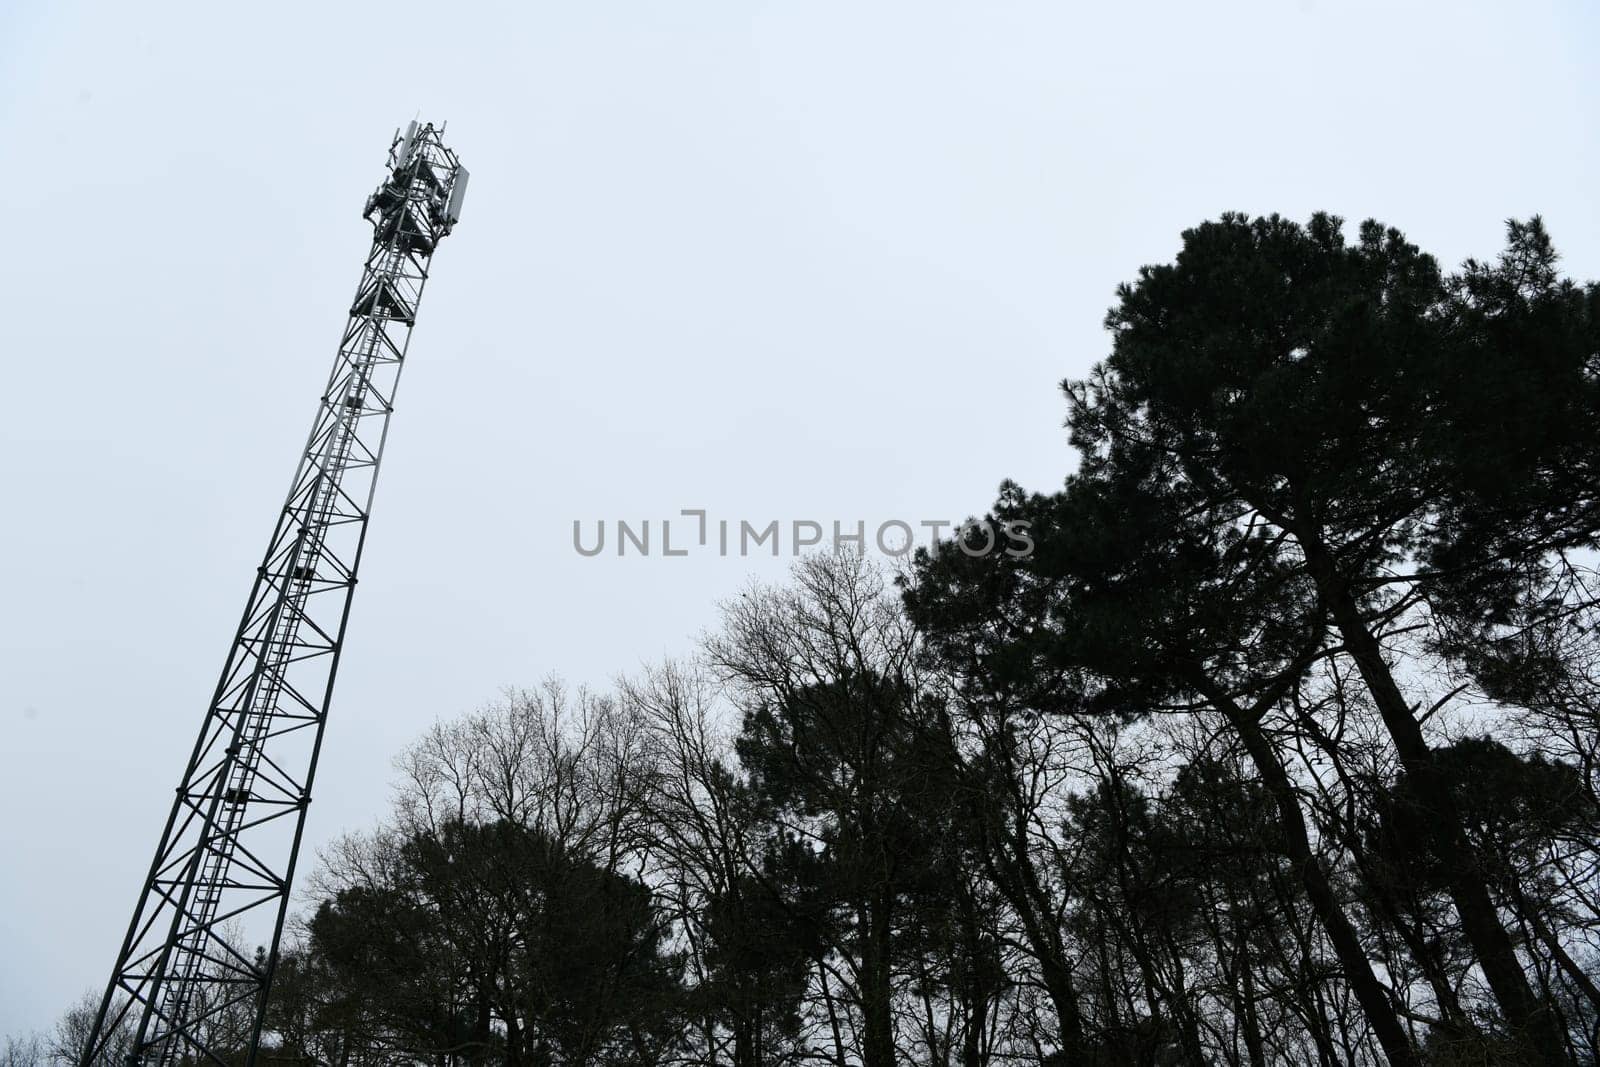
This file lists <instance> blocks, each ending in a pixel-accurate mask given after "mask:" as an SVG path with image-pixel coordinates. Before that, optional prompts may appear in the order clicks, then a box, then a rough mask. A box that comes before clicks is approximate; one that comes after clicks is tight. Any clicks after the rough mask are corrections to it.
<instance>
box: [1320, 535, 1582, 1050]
mask: <svg viewBox="0 0 1600 1067" xmlns="http://www.w3.org/2000/svg"><path fill="white" fill-rule="evenodd" d="M1301 544H1302V547H1303V548H1304V550H1305V553H1306V562H1307V564H1308V565H1309V569H1310V572H1311V576H1312V579H1313V580H1314V581H1315V582H1316V585H1317V591H1318V593H1319V594H1320V595H1321V596H1322V598H1323V601H1324V602H1325V603H1326V604H1327V605H1328V608H1329V610H1330V611H1331V613H1332V615H1333V621H1334V625H1335V626H1336V627H1337V628H1338V630H1339V635H1340V636H1341V637H1342V638H1343V639H1344V645H1345V649H1346V651H1347V652H1348V653H1349V655H1350V658H1351V659H1352V660H1353V661H1354V662H1355V665H1356V670H1357V671H1359V672H1360V674H1361V679H1362V681H1363V682H1364V683H1365V684H1366V687H1367V692H1368V693H1370V694H1371V696H1372V700H1373V703H1374V704H1376V705H1377V708H1378V714H1379V716H1380V717H1381V718H1382V719H1383V724H1384V727H1385V729H1387V731H1388V733H1389V737H1390V739H1391V740H1392V741H1393V742H1394V746H1395V753H1396V754H1397V755H1398V756H1399V757H1400V762H1401V764H1402V765H1403V766H1404V767H1405V770H1406V775H1407V777H1408V778H1409V779H1410V781H1411V782H1412V784H1413V787H1414V788H1415V789H1416V791H1417V796H1418V798H1419V799H1420V800H1421V801H1422V803H1423V805H1424V806H1425V807H1426V808H1427V810H1428V814H1429V816H1430V817H1429V818H1426V819H1424V820H1423V822H1424V824H1425V826H1426V830H1427V832H1428V834H1429V836H1430V837H1431V839H1432V841H1433V845H1434V851H1435V853H1436V854H1437V855H1438V857H1439V859H1440V860H1441V861H1442V862H1443V864H1444V869H1445V872H1446V875H1447V877H1448V880H1449V888H1450V898H1451V900H1452V901H1453V902H1454V903H1455V906H1456V912H1457V914H1458V915H1460V917H1461V926H1462V929H1463V930H1464V931H1465V932H1466V935H1467V940H1468V941H1470V942H1471V944H1472V947H1473V949H1474V950H1475V951H1476V952H1477V954H1478V964H1479V966H1480V967H1482V968H1483V974H1484V977H1485V978H1486V979H1488V982H1489V988H1490V989H1491V990H1492V991H1493V992H1494V996H1495V1000H1497V1001H1499V1003H1500V1008H1501V1010H1502V1011H1504V1012H1505V1016H1506V1021H1507V1022H1508V1023H1509V1024H1510V1025H1511V1027H1512V1029H1513V1030H1515V1031H1516V1032H1518V1033H1519V1034H1520V1036H1521V1037H1522V1039H1523V1040H1524V1041H1526V1042H1527V1044H1528V1045H1529V1046H1531V1048H1530V1051H1531V1052H1534V1053H1535V1054H1537V1055H1538V1056H1540V1057H1542V1059H1543V1060H1544V1062H1546V1063H1549V1064H1561V1063H1566V1062H1567V1055H1566V1050H1565V1042H1564V1041H1563V1039H1562V1036H1561V1034H1560V1031H1559V1029H1558V1028H1557V1026H1556V1022H1555V1018H1554V1016H1553V1015H1552V1013H1551V1011H1550V1007H1549V1005H1548V1004H1545V1003H1543V1002H1542V1001H1541V1000H1540V999H1539V998H1538V997H1537V996H1535V995H1534V992H1533V988H1532V987H1531V986H1530V985H1529V984H1528V976H1527V974H1526V972H1524V971H1523V969H1522V963H1521V961H1520V960H1518V959H1517V953H1516V950H1515V949H1514V948H1513V947H1512V944H1511V936H1510V935H1509V934H1508V933H1506V928H1505V925H1504V924H1503V923H1501V921H1500V916H1499V914H1498V913H1497V912H1496V911H1495V906H1494V901H1493V900H1492V899H1491V898H1490V896H1489V887H1488V885H1487V884H1486V883H1485V881H1484V878H1483V873H1482V871H1481V870H1479V865H1478V862H1477V856H1476V855H1475V850H1474V849H1473V847H1472V843H1471V841H1469V840H1468V839H1467V834H1466V830H1465V829H1464V827H1463V824H1462V820H1461V813H1460V811H1459V809H1458V807H1457V805H1456V800H1455V795H1454V793H1453V792H1452V791H1451V788H1450V785H1449V783H1448V782H1446V781H1445V779H1444V777H1443V776H1442V775H1441V774H1440V773H1439V769H1438V766H1437V764H1436V763H1435V761H1434V759H1433V752H1432V750H1431V749H1430V748H1429V747H1428V742H1427V739H1426V738H1424V737H1423V735H1422V727H1421V725H1419V724H1418V722H1417V720H1416V717H1415V715H1414V714H1413V713H1412V709H1411V706H1410V705H1409V704H1408V703H1407V702H1406V698H1405V694H1403V693H1401V692H1400V686H1399V684H1398V683H1397V682H1396V681H1395V680H1394V675H1393V674H1391V673H1390V671H1389V666H1388V664H1387V663H1385V662H1384V659H1383V650H1382V648H1381V647H1380V646H1379V644H1378V639H1377V638H1376V637H1374V636H1373V634H1372V631H1371V630H1369V629H1368V628H1367V625H1366V622H1365V621H1364V620H1363V619H1362V617H1361V610H1360V608H1359V606H1358V605H1357V604H1356V600H1355V596H1354V594H1353V593H1352V591H1351V590H1350V587H1349V586H1348V585H1347V584H1346V583H1345V582H1344V580H1343V579H1342V578H1341V577H1340V575H1339V573H1338V571H1337V570H1336V568H1335V566H1334V562H1333V559H1332V557H1331V556H1330V555H1329V554H1328V552H1327V550H1326V548H1325V547H1323V546H1322V545H1321V544H1320V543H1319V542H1318V541H1317V540H1315V539H1305V538H1303V539H1302V540H1301Z"/></svg>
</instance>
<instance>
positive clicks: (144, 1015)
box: [81, 122, 467, 1067]
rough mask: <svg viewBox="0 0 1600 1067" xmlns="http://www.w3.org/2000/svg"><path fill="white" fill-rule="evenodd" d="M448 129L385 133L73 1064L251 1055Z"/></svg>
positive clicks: (460, 184) (442, 195)
mask: <svg viewBox="0 0 1600 1067" xmlns="http://www.w3.org/2000/svg"><path fill="white" fill-rule="evenodd" d="M443 133H444V128H443V127H442V126H441V127H439V128H438V129H435V128H434V127H433V126H432V125H431V124H430V125H422V126H419V125H418V124H417V123H416V122H413V123H411V125H410V127H409V129H407V131H406V132H405V134H404V135H400V134H397V135H396V136H395V138H394V141H393V143H392V144H391V145H390V148H389V162H388V175H387V177H386V178H385V180H384V182H383V184H382V185H380V186H379V187H378V190H377V192H375V193H373V194H372V196H371V197H369V198H368V200H367V205H366V213H365V214H366V217H367V218H368V219H369V220H371V222H372V224H373V231H374V232H373V238H372V250H371V251H370V252H369V253H367V260H366V264H365V266H364V267H363V268H362V271H361V284H360V286H359V287H358V288H357V289H356V298H355V302H354V303H353V304H352V305H351V307H350V321H349V323H348V325H347V326H346V327H345V331H344V337H343V339H342V340H341V341H340V343H339V355H338V357H337V358H336V359H335V360H334V364H333V372H332V373H331V374H330V375H329V376H328V384H327V388H325V389H324V390H323V392H322V398H321V400H320V401H319V403H318V406H317V416H316V419H315V421H314V422H313V423H312V427H311V436H310V438H309V439H308V440H307V442H306V446H305V450H304V452H303V454H302V455H301V457H300V463H299V466H298V468H297V469H296V470H295V475H294V480H293V481H292V482H291V483H290V488H289V496H288V499H287V500H286V501H285V502H284V505H283V511H282V512H281V513H280V514H279V516H278V522H277V526H276V527H275V528H274V529H273V532H272V539H271V540H270V541H269V542H268V544H267V553H266V556H265V557H264V558H263V559H262V561H261V566H260V567H259V568H257V570H256V577H255V584H254V586H253V587H252V588H251V591H250V598H249V600H248V601H247V602H246V604H245V609H244V617H243V619H241V620H240V623H239V629H238V632H237V633H236V634H235V635H234V639H233V647H232V649H231V650H230V651H229V653H228V659H227V662H226V664H225V665H224V666H223V668H222V678H221V680H220V681H219V682H218V683H217V689H216V693H215V695H213V697H212V698H211V706H210V707H209V708H207V710H206V714H205V719H204V721H203V722H202V723H201V726H200V737H199V739H198V740H197V741H196V742H195V746H194V751H193V753H192V754H191V755H190V756H189V762H188V765H187V766H186V767H185V768H184V772H183V778H182V780H181V783H180V784H179V786H178V790H177V796H176V798H175V799H174V801H173V804H172V814H171V815H169V816H168V817H167V822H166V826H165V827H164V828H163V829H162V831H161V841H160V844H159V845H158V846H157V847H156V854H155V859H154V861H153V862H152V863H151V864H150V873H149V875H148V876H147V877H146V879H145V883H144V888H143V889H142V890H141V892H140V894H139V904H138V907H137V908H135V909H134V913H133V920H132V922H131V923H129V925H128V934H127V937H126V939H124V941H123V943H122V951H121V952H120V953H119V954H118V956H117V964H116V969H115V970H114V971H113V972H112V974H111V981H110V982H109V983H108V985H107V988H106V994H105V997H104V999H103V1000H102V1001H101V1005H100V1011H99V1014H98V1016H97V1017H96V1019H95V1025H94V1030H93V1032H92V1034H91V1036H90V1038H89V1041H88V1043H87V1045H86V1047H85V1048H84V1051H83V1059H82V1061H81V1062H82V1064H83V1065H84V1067H98V1065H103V1064H107V1063H111V1062H114V1061H116V1060H117V1059H119V1058H120V1059H121V1060H122V1061H123V1062H124V1063H126V1064H130V1065H158V1067H168V1065H170V1064H175V1063H196V1064H199V1063H208V1062H209V1063H216V1064H228V1065H229V1067H237V1064H238V1061H239V1057H240V1056H241V1054H243V1056H244V1057H245V1062H246V1063H247V1064H253V1063H254V1061H255V1058H256V1049H257V1045H258V1044H259V1042H260V1038H261V1028H262V1020H263V1016H264V1014H265V1011H266V1001H267V991H268V988H269V987H270V985H271V982H272V973H273V970H274V968H275V966H276V964H277V957H278V941H279V938H280V936H281V935H282V933H283V922H284V915H285V913H286V911H287V910H288V905H289V892H290V886H291V884H292V883H293V880H294V868H295V859H296V857H297V855H298V853H299V851H300V838H301V834H302V831H303V830H304V827H305V819H306V809H307V808H308V806H309V805H310V803H311V785H312V780H313V779H314V778H315V777H316V772H317V755H318V752H319V750H320V748H321V745H322V731H323V727H324V726H325V725H326V723H327V717H328V704H329V700H330V697H331V696H332V694H333V682H334V674H335V673H336V671H337V670H338V666H339V654H340V650H341V648H342V647H343V644H344V634H345V625H346V623H347V622H348V620H349V612H350V597H351V594H352V593H354V591H355V586H356V569H357V566H358V565H359V564H360V562H361V549H362V545H363V543H364V542H365V540H366V533H367V518H368V515H369V513H370V510H371V505H372V492H373V488H374V485H375V483H376V480H377V474H378V461H379V459H380V458H381V457H382V455H383V444H384V439H385V437H386V435H387V433H388V428H389V416H390V415H391V414H393V412H394V397H395V386H396V384H397V383H398V381H399V378H400V370H401V368H402V367H403V366H404V364H405V356H406V348H407V346H408V344H409V343H410V339H411V329H412V326H413V325H414V324H415V322H416V315H417V305H418V303H419V302H420V301H421V299H422V289H423V286H424V284H426V282H427V280H428V267H429V263H430V262H431V260H432V258H433V252H434V249H435V248H437V247H438V244H439V241H440V240H441V239H442V238H443V237H444V236H445V235H446V234H448V233H449V232H450V230H451V228H452V227H454V225H455V223H456V221H457V220H458V219H459V218H460V216H461V202H462V199H463V197H464V194H465V193H466V188H467V171H466V168H464V167H462V166H461V164H460V161H459V160H458V159H457V158H456V155H455V153H454V152H452V151H450V150H449V149H448V148H446V147H445V146H444V143H443V142H442V140H441V137H442V135H443ZM269 939H270V940H269ZM263 944H264V945H266V946H267V948H266V951H265V954H264V955H258V953H257V951H256V949H255V948H254V947H253V946H256V945H263Z"/></svg>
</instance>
